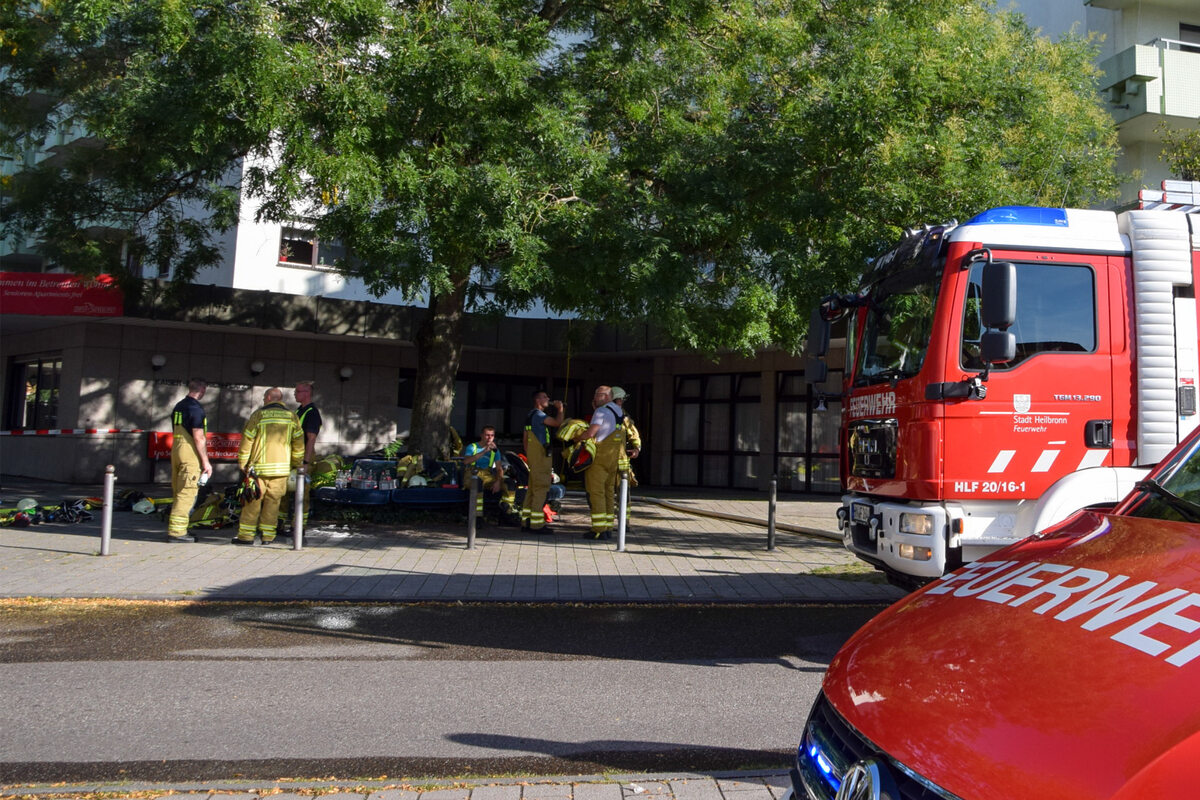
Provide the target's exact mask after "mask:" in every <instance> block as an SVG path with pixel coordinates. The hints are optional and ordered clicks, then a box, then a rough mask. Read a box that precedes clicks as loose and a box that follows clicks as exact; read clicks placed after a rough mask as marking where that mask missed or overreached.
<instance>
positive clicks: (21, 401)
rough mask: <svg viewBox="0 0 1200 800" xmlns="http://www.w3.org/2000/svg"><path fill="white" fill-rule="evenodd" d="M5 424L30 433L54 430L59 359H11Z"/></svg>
mask: <svg viewBox="0 0 1200 800" xmlns="http://www.w3.org/2000/svg"><path fill="white" fill-rule="evenodd" d="M10 374H11V375H12V380H11V382H10V383H9V385H10V386H11V387H12V393H11V395H10V397H9V405H8V415H7V416H8V425H7V427H9V428H13V429H19V428H28V429H33V430H39V429H45V428H57V427H58V386H59V380H60V378H61V375H62V358H61V357H60V356H47V357H36V358H35V357H30V358H18V359H13V361H12V367H11V370H10Z"/></svg>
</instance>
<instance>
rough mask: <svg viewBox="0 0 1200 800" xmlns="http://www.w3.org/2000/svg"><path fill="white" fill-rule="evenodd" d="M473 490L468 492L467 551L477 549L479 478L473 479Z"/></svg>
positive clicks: (471, 479)
mask: <svg viewBox="0 0 1200 800" xmlns="http://www.w3.org/2000/svg"><path fill="white" fill-rule="evenodd" d="M470 481H471V489H470V491H468V492H467V549H468V550H474V549H475V503H476V502H477V500H478V498H479V488H480V487H479V478H478V477H472V478H470Z"/></svg>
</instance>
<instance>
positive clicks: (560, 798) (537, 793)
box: [521, 783, 573, 800]
mask: <svg viewBox="0 0 1200 800" xmlns="http://www.w3.org/2000/svg"><path fill="white" fill-rule="evenodd" d="M572 789H573V787H572V786H571V784H569V783H527V784H525V785H524V786H523V787H522V792H521V800H572V797H571V795H572Z"/></svg>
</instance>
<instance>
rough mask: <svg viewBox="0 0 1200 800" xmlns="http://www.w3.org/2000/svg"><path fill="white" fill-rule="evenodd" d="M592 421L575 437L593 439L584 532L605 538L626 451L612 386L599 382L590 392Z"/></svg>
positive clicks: (612, 521) (612, 517) (622, 414)
mask: <svg viewBox="0 0 1200 800" xmlns="http://www.w3.org/2000/svg"><path fill="white" fill-rule="evenodd" d="M592 405H593V406H594V407H595V411H593V412H592V421H591V424H590V425H588V428H587V430H586V431H583V432H582V433H580V434H579V435H578V436H576V441H584V440H587V439H590V440H592V441H594V442H595V443H596V456H595V459H594V460H593V461H592V465H591V467H589V468H588V470H587V472H585V473H584V474H583V486H584V488H585V489H586V490H587V496H588V506H590V507H591V512H592V526H591V531H589V532H588V533H587V534H585V536H586V537H587V538H589V539H601V538H604V539H607V538H608V537H609V536H611V535H612V530H613V526H614V525H615V524H616V519H617V514H616V506H617V502H616V491H617V475H618V473H619V472H620V461H621V459H622V457H624V455H625V429H624V427H622V425H621V422H622V420H624V418H625V412H624V411H622V410H621V406H619V405H618V404H616V403H614V402H613V397H612V387H610V386H598V387H596V393H595V394H594V395H593V396H592Z"/></svg>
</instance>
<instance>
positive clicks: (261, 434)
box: [233, 388, 304, 545]
mask: <svg viewBox="0 0 1200 800" xmlns="http://www.w3.org/2000/svg"><path fill="white" fill-rule="evenodd" d="M303 459H304V430H303V429H302V428H301V427H300V418H299V417H297V416H296V412H295V411H292V410H291V409H289V408H287V407H286V406H284V405H283V392H282V391H281V390H279V389H277V388H272V389H267V391H266V394H264V395H263V407H262V408H260V409H258V410H257V411H255V412H254V413H253V414H251V415H250V419H249V420H247V422H246V427H245V428H244V429H243V430H242V443H241V445H240V446H239V447H238V466H239V467H241V469H242V473H243V474H245V475H248V476H250V479H251V480H254V481H255V482H256V483H257V484H258V487H259V489H260V491H261V496H260V497H258V498H257V499H254V500H251V501H250V502H248V503H246V505H245V506H243V507H242V515H241V519H240V520H239V521H238V534H237V536H236V537H235V538H234V540H233V543H234V544H241V545H252V544H254V535H255V533H257V532H259V531H261V532H262V541H263V544H269V543H271V542H273V541H275V530H276V528H277V527H278V525H279V502H280V500H282V499H283V495H284V494H285V493H286V492H287V482H288V474H289V473H291V471H292V470H293V469H295V468H296V467H297V466H299V465H300V462H301V461H302V460H303Z"/></svg>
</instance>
